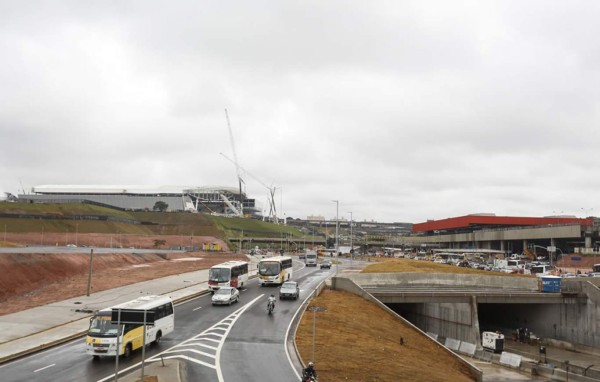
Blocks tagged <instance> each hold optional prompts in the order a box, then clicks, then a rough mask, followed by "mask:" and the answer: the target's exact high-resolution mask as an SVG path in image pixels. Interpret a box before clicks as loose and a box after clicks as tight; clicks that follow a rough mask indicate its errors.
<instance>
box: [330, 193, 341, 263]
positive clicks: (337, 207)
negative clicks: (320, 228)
mask: <svg viewBox="0 0 600 382" xmlns="http://www.w3.org/2000/svg"><path fill="white" fill-rule="evenodd" d="M332 201H333V202H334V203H335V255H336V256H337V255H338V254H339V253H340V245H339V241H338V236H339V230H340V219H339V212H340V202H339V200H332Z"/></svg>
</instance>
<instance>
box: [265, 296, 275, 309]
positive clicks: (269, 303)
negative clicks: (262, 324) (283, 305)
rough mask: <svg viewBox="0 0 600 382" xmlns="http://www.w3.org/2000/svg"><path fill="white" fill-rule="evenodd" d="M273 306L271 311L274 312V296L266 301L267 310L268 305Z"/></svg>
mask: <svg viewBox="0 0 600 382" xmlns="http://www.w3.org/2000/svg"><path fill="white" fill-rule="evenodd" d="M271 304H273V310H275V296H274V295H270V296H269V299H268V301H267V308H268V307H269V305H271Z"/></svg>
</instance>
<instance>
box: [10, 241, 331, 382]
mask: <svg viewBox="0 0 600 382" xmlns="http://www.w3.org/2000/svg"><path fill="white" fill-rule="evenodd" d="M74 249H75V248H74ZM334 271H335V270H320V269H319V268H305V267H304V265H303V264H302V263H300V262H297V261H295V262H294V277H293V279H295V280H296V281H298V282H299V285H300V298H299V299H298V300H285V301H277V304H276V307H275V312H274V314H273V315H268V314H267V310H266V300H267V297H268V296H269V295H270V294H271V293H273V294H275V296H277V297H278V288H277V287H260V286H259V285H258V281H257V279H252V280H250V282H249V283H248V286H247V287H246V288H244V289H243V290H242V291H241V294H240V301H239V303H236V304H233V305H231V306H212V305H211V302H210V294H209V295H204V296H200V297H198V298H195V299H192V300H189V301H186V302H184V303H181V304H178V305H177V306H176V307H175V331H174V332H173V333H170V334H169V335H168V336H165V337H163V338H162V340H161V343H160V344H159V345H156V346H148V347H147V348H146V354H145V357H146V361H151V360H152V359H159V358H160V357H161V356H162V357H164V358H165V359H166V358H177V359H179V360H185V362H186V369H187V370H188V373H189V375H190V376H193V377H194V380H206V381H220V382H224V381H243V380H260V381H263V382H268V381H273V382H275V381H277V382H286V381H290V382H292V381H298V380H299V379H300V374H299V372H300V366H299V363H298V361H297V360H296V358H295V356H294V355H293V354H291V353H292V352H290V349H289V343H288V342H287V341H286V339H287V335H288V332H289V331H290V328H291V324H292V320H293V319H294V317H295V316H296V315H297V314H299V311H300V307H301V305H302V302H303V300H304V299H306V298H307V297H309V295H310V294H311V293H312V291H313V290H314V288H315V287H316V286H317V285H318V284H319V283H320V282H321V281H322V280H323V279H325V277H326V276H327V275H330V274H331V273H332V272H334ZM207 341H209V342H210V343H211V347H212V348H213V350H211V349H209V348H207V347H203V346H202V344H203V343H207ZM214 344H217V346H216V348H217V349H216V350H214V347H215V346H214ZM141 362H142V351H141V350H138V351H136V352H134V354H133V355H132V356H131V358H129V359H124V358H122V357H121V358H120V360H119V372H120V373H122V375H124V374H126V373H129V372H131V371H133V370H139V368H140V366H141ZM114 373H115V359H114V358H111V357H106V358H101V359H99V360H93V358H92V357H91V356H88V355H86V353H85V339H84V338H79V339H77V340H74V341H71V342H69V343H66V344H63V345H61V346H58V347H54V348H50V349H48V350H45V351H42V352H39V353H36V354H33V355H30V356H27V357H24V358H21V359H18V360H15V361H13V362H9V363H7V364H5V365H2V366H1V367H0V375H1V376H2V377H1V380H2V381H6V382H13V381H15V382H16V381H23V382H25V381H28V382H33V381H40V382H42V381H44V382H45V381H109V380H110V381H112V380H115V375H114Z"/></svg>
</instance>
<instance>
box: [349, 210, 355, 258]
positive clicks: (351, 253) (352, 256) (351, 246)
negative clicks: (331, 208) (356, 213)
mask: <svg viewBox="0 0 600 382" xmlns="http://www.w3.org/2000/svg"><path fill="white" fill-rule="evenodd" d="M353 260H354V246H353V245H352V211H350V263H351V264H352V261H353Z"/></svg>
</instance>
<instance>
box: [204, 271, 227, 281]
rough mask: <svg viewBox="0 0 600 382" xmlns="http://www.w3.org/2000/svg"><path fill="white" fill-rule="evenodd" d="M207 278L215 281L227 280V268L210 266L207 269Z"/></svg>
mask: <svg viewBox="0 0 600 382" xmlns="http://www.w3.org/2000/svg"><path fill="white" fill-rule="evenodd" d="M208 280H209V281H216V282H225V281H229V269H228V268H211V269H210V270H209V271H208Z"/></svg>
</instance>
